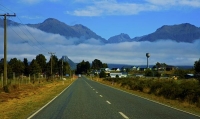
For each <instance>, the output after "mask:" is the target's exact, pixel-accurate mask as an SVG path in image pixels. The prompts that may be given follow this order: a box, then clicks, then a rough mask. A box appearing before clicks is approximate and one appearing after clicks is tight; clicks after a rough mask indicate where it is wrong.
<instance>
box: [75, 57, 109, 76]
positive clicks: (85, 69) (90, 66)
mask: <svg viewBox="0 0 200 119" xmlns="http://www.w3.org/2000/svg"><path fill="white" fill-rule="evenodd" d="M107 67H108V65H107V64H106V63H102V62H101V61H100V60H98V59H95V60H94V61H92V63H90V62H89V61H84V60H83V61H82V62H80V63H78V64H77V67H76V74H86V75H89V73H90V72H91V71H92V70H93V71H95V70H100V69H101V68H107Z"/></svg>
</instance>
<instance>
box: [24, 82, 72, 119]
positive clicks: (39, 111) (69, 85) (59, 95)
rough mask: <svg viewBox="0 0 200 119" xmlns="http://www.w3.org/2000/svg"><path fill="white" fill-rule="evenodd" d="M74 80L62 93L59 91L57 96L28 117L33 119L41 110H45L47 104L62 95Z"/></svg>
mask: <svg viewBox="0 0 200 119" xmlns="http://www.w3.org/2000/svg"><path fill="white" fill-rule="evenodd" d="M73 83H74V82H72V83H71V84H70V85H69V86H67V87H66V88H65V89H64V90H63V91H62V92H61V93H59V94H58V95H57V96H55V97H54V98H53V99H52V100H50V101H49V102H48V103H46V104H45V105H44V106H43V107H41V108H40V109H39V110H37V111H36V112H35V113H33V114H32V115H31V116H29V117H28V118H27V119H31V118H32V117H34V116H35V115H36V114H37V113H39V112H40V111H41V110H43V109H44V108H45V107H46V106H47V105H49V104H50V103H51V102H53V101H54V100H55V99H56V98H57V97H58V96H60V95H61V94H62V93H63V92H64V91H65V90H67V89H68V88H69V87H70V86H71V85H72V84H73Z"/></svg>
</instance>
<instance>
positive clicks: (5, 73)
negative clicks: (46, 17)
mask: <svg viewBox="0 0 200 119" xmlns="http://www.w3.org/2000/svg"><path fill="white" fill-rule="evenodd" d="M0 16H4V72H3V73H4V75H3V79H4V80H3V87H4V88H6V86H7V16H10V17H15V16H16V14H15V13H14V15H10V14H8V13H7V14H3V15H2V14H0ZM4 90H5V89H4Z"/></svg>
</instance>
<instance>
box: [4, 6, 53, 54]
mask: <svg viewBox="0 0 200 119" xmlns="http://www.w3.org/2000/svg"><path fill="white" fill-rule="evenodd" d="M0 6H2V7H3V8H5V9H7V10H8V11H11V12H13V11H12V10H11V9H8V8H7V7H5V6H4V5H2V4H0ZM13 13H14V12H13ZM17 18H18V20H19V21H20V24H21V25H22V26H24V28H25V29H26V30H27V31H28V33H29V34H30V36H31V37H32V39H34V40H35V41H36V42H37V43H38V45H40V46H41V47H42V48H40V47H39V46H37V44H35V43H34V42H33V41H32V40H31V38H30V37H29V36H28V35H27V34H26V33H25V32H23V30H22V29H21V27H19V26H18V27H19V28H20V30H21V31H22V32H23V33H24V35H26V37H27V38H28V39H30V41H31V42H32V43H33V44H34V45H35V46H36V47H37V48H38V49H39V50H40V51H44V52H48V51H49V50H48V49H47V48H45V47H44V46H43V45H42V44H41V43H39V41H38V40H37V39H36V38H35V37H34V36H33V35H32V33H31V32H30V31H29V30H28V28H27V26H26V25H23V22H22V20H21V19H20V18H19V17H17ZM13 30H14V29H13ZM15 33H17V32H15ZM18 36H19V34H18ZM19 37H20V36H19ZM20 38H22V37H20Z"/></svg>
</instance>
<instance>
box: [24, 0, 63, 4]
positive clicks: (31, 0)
mask: <svg viewBox="0 0 200 119" xmlns="http://www.w3.org/2000/svg"><path fill="white" fill-rule="evenodd" d="M58 1H60V0H20V2H22V3H25V4H37V3H40V2H58Z"/></svg>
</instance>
